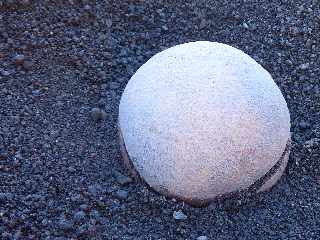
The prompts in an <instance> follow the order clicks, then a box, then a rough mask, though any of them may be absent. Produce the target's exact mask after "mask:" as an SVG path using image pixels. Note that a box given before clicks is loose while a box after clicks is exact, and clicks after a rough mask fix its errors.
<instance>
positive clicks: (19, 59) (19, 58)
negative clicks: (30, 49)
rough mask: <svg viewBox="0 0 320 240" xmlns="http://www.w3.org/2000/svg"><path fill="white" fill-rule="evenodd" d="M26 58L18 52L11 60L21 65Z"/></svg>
mask: <svg viewBox="0 0 320 240" xmlns="http://www.w3.org/2000/svg"><path fill="white" fill-rule="evenodd" d="M25 60H26V58H25V56H24V55H22V54H18V55H16V56H14V58H13V61H14V63H15V64H16V65H17V66H21V65H23V63H24V61H25Z"/></svg>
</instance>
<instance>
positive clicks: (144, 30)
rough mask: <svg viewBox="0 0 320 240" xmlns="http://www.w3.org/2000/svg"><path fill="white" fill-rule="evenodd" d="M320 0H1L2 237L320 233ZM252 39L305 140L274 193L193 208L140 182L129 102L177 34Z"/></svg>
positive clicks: (246, 44) (233, 41)
mask: <svg viewBox="0 0 320 240" xmlns="http://www.w3.org/2000/svg"><path fill="white" fill-rule="evenodd" d="M319 39H320V2H319V0H313V1H311V0H293V1H288V0H281V1H280V0H277V1H276V0H264V1H258V0H252V1H248V0H242V1H240V0H235V1H227V0H219V1H180V0H175V1H163V0H158V1H151V0H150V1H145V0H144V1H143V0H140V1H116V0H114V1H108V0H105V1H102V0H101V1H100V0H97V1H76V0H73V1H72V0H69V1H67V0H65V1H59V0H57V1H48V0H41V1H40V0H39V1H32V0H21V1H16V0H0V103H1V104H0V239H59V240H62V239H190V240H191V239H198V240H205V239H319V237H318V236H319V235H320V230H319V224H320V193H319V190H320V187H319V186H320V173H319V165H320V164H319V158H320V79H319V76H320V68H319V66H320V57H319V52H320V44H319V43H320V42H319ZM195 40H210V41H218V42H222V43H227V44H230V45H232V46H234V47H237V48H239V49H242V50H243V51H245V52H246V53H248V54H249V55H251V56H252V57H253V58H254V59H256V60H257V61H258V62H259V63H260V64H262V65H263V66H264V67H265V68H266V69H267V70H268V71H269V72H270V73H271V74H272V76H273V77H274V79H275V81H276V82H277V83H278V85H279V87H280V88H281V90H282V92H283V94H284V96H285V98H286V100H287V102H288V106H289V109H290V113H291V120H292V135H293V150H292V153H291V156H290V161H289V165H288V168H287V169H286V173H285V175H284V177H283V178H282V179H281V181H280V182H279V184H278V185H277V186H275V187H274V188H273V189H272V190H271V191H270V192H268V193H263V194H261V195H258V196H256V197H254V198H252V199H242V200H241V199H238V200H226V201H221V202H216V203H213V204H211V205H210V206H208V207H206V208H192V207H190V206H188V205H185V204H183V203H181V202H175V201H174V200H169V199H165V198H164V197H162V196H159V195H158V194H156V193H154V192H153V191H151V190H150V189H148V188H147V187H146V186H144V185H143V184H141V183H136V182H133V181H132V180H131V179H130V178H129V177H128V176H127V175H128V173H127V172H125V171H124V169H123V167H122V165H121V163H120V162H119V160H120V159H121V155H120V152H119V145H118V142H117V132H116V120H117V106H118V104H119V100H120V96H121V93H122V91H123V89H124V87H125V85H126V83H127V82H128V80H129V79H130V77H131V76H132V74H133V73H134V72H135V71H136V70H137V69H138V67H139V66H141V65H142V64H143V63H144V62H145V61H146V60H147V59H149V58H150V57H151V56H152V55H153V54H155V53H157V52H159V51H160V50H163V49H165V48H168V47H171V46H173V45H176V44H179V43H184V42H188V41H195Z"/></svg>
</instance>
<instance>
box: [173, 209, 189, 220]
mask: <svg viewBox="0 0 320 240" xmlns="http://www.w3.org/2000/svg"><path fill="white" fill-rule="evenodd" d="M173 218H174V219H175V220H179V221H183V220H186V219H188V216H187V215H185V214H184V213H183V212H182V211H181V210H179V211H174V212H173Z"/></svg>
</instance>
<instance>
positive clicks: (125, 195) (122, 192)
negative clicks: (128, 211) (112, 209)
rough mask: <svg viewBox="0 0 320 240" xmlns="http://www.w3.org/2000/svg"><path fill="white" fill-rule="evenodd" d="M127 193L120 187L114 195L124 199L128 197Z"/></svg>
mask: <svg viewBox="0 0 320 240" xmlns="http://www.w3.org/2000/svg"><path fill="white" fill-rule="evenodd" d="M128 195H129V194H128V192H127V191H125V190H121V189H120V190H118V191H117V192H116V197H117V198H118V199H120V200H126V199H127V198H128Z"/></svg>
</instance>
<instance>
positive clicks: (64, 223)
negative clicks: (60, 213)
mask: <svg viewBox="0 0 320 240" xmlns="http://www.w3.org/2000/svg"><path fill="white" fill-rule="evenodd" d="M72 227H73V225H72V223H71V222H70V221H68V220H66V219H61V220H60V221H59V228H60V229H61V230H63V231H70V230H71V229H72Z"/></svg>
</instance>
